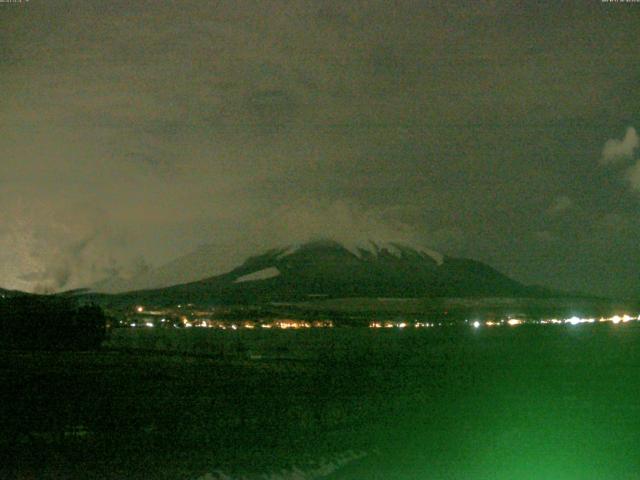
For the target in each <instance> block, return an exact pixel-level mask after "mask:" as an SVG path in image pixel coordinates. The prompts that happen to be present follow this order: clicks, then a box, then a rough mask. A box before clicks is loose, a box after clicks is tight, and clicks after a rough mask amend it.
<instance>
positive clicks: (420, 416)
mask: <svg viewBox="0 0 640 480" xmlns="http://www.w3.org/2000/svg"><path fill="white" fill-rule="evenodd" d="M194 333H195V332H194ZM131 334H132V335H134V334H133V333H131ZM204 334H208V332H204ZM639 334H640V325H635V324H633V325H632V324H625V325H580V326H546V327H529V326H521V327H516V328H509V327H502V328H499V329H495V330H491V331H489V330H483V331H472V330H470V329H462V330H461V329H453V328H450V329H447V328H444V329H439V330H436V329H434V330H423V331H398V330H393V331H371V330H368V329H333V330H331V331H307V332H243V333H242V335H243V336H242V337H236V339H235V340H234V342H235V343H234V342H232V343H233V344H235V345H236V346H237V345H242V346H243V348H237V349H236V350H238V351H239V352H240V354H238V355H235V356H234V355H226V356H225V358H215V356H216V355H218V354H219V350H215V352H213V353H212V354H211V355H210V356H206V355H201V354H200V355H191V356H189V355H169V354H166V353H149V352H145V353H140V352H138V353H132V352H124V351H122V350H117V351H116V350H104V351H101V352H85V353H83V352H63V353H55V352H35V353H34V352H31V353H30V352H2V353H0V385H1V390H0V392H1V393H0V421H1V425H0V452H1V455H2V457H1V458H0V462H1V466H0V477H2V478H38V479H39V478H55V479H59V478H60V479H61V478H88V479H94V478H109V479H116V478H117V479H121V478H122V479H129V478H132V479H137V478H152V479H155V478H162V479H164V478H167V479H169V478H170V479H195V478H198V477H201V476H203V475H204V474H206V473H207V472H214V471H216V470H221V471H224V472H226V473H228V474H229V475H230V476H232V478H237V477H239V476H241V475H249V476H251V475H252V474H253V475H256V476H258V475H259V474H263V473H265V472H272V471H275V470H279V469H282V468H292V467H294V466H299V467H300V468H302V469H304V466H305V465H313V462H314V461H318V459H320V458H332V457H334V456H336V455H340V454H341V453H343V452H345V451H355V452H364V453H366V456H365V457H364V458H362V459H360V460H357V461H354V462H353V463H351V464H349V465H347V466H346V467H345V468H343V469H341V470H339V471H338V472H336V473H334V474H333V476H331V477H330V478H335V479H338V478H343V479H364V478H368V479H376V478H379V479H402V480H404V479H426V480H429V479H458V478H459V479H502V478H504V479H538V478H540V479H560V480H563V479H576V480H577V479H625V478H628V479H632V478H640V474H638V473H637V472H640V370H639V367H640V342H639V341H638V340H640V337H639ZM125 335H129V333H125ZM135 335H146V336H150V335H157V334H156V333H151V332H148V333H147V332H144V333H138V332H136V333H135ZM196 335H200V333H197V334H196ZM215 335H221V333H216V334H215ZM252 335H253V336H252ZM269 335H271V336H272V337H269ZM194 338H195V337H194ZM238 338H240V339H241V343H238ZM218 340H219V341H220V342H223V340H224V339H223V337H219V338H218ZM218 340H216V338H213V339H212V340H209V342H210V343H209V344H207V345H214V344H216V342H217V341H218ZM116 343H118V342H116ZM124 343H125V341H124V340H123V339H122V338H121V339H120V341H119V343H118V345H119V347H122V345H124ZM132 345H138V346H139V345H140V342H139V341H135V342H132ZM145 345H151V346H153V345H156V343H154V341H147V342H146V343H145ZM270 346H273V348H271V347H270ZM274 351H275V352H277V353H278V355H274V354H273V352H274ZM247 352H249V353H247ZM257 353H260V354H261V355H262V358H260V359H255V360H249V359H243V357H245V356H248V355H249V354H251V355H253V356H254V358H257ZM311 470H313V469H311ZM292 478H293V477H292Z"/></svg>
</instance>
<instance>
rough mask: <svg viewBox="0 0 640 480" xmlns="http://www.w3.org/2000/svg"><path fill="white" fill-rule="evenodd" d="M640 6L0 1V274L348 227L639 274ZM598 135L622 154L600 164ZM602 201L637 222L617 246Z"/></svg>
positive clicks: (22, 275) (58, 273) (569, 282)
mask: <svg viewBox="0 0 640 480" xmlns="http://www.w3.org/2000/svg"><path fill="white" fill-rule="evenodd" d="M636 15H637V8H636V6H635V5H633V4H610V3H607V4H605V3H601V2H555V3H553V4H551V3H549V4H545V5H544V6H541V5H540V4H539V3H537V2H527V1H521V0H507V1H504V0H501V1H489V0H487V1H479V2H471V3H470V2H462V3H461V2H439V1H437V2H419V1H404V2H396V3H394V5H393V6H392V5H390V4H389V3H388V2H382V1H381V2H375V1H374V2H372V1H362V2H360V1H352V2H337V1H323V2H314V1H299V2H286V3H282V2H275V1H274V2H272V1H263V2H249V1H244V0H235V1H228V2H227V1H222V2H215V3H210V2H201V1H195V0H194V1H191V0H185V1H182V2H155V1H138V2H124V1H123V2H120V1H110V2H101V1H97V0H96V1H69V2H58V1H50V2H35V1H32V2H22V3H20V4H9V3H5V4H0V44H1V45H2V46H3V48H2V51H1V52H0V71H1V73H2V78H3V82H2V88H3V92H2V97H1V98H2V103H1V104H0V126H1V127H2V131H3V135H2V137H1V138H0V151H1V152H2V158H1V159H0V179H1V180H0V204H1V205H3V206H4V207H3V208H2V209H0V225H2V227H0V260H1V262H0V285H1V286H9V287H19V288H26V289H33V288H36V286H37V284H38V282H40V283H42V282H44V283H46V284H47V285H53V287H51V288H63V287H61V285H64V288H68V287H76V286H82V285H83V284H86V283H89V282H91V281H94V280H97V279H99V278H100V277H101V276H106V275H107V274H109V275H116V274H117V275H127V274H128V272H130V271H134V270H136V269H137V268H138V267H136V264H137V263H136V262H138V263H140V258H143V259H144V260H143V261H141V262H142V263H140V264H142V265H147V263H150V264H153V265H157V264H159V263H164V262H165V261H167V260H169V259H171V258H174V257H176V256H178V255H180V254H183V253H186V252H187V251H189V250H191V249H194V248H196V247H197V246H198V245H200V244H204V243H212V242H222V243H235V244H241V243H243V242H245V243H247V244H249V243H251V245H255V244H260V245H267V244H269V243H272V242H287V240H292V239H293V240H295V241H301V240H302V239H304V238H305V237H311V236H318V235H321V234H322V231H326V232H328V233H330V234H332V235H337V234H339V233H340V232H342V231H343V230H348V231H350V232H351V233H352V234H353V235H356V234H357V235H360V236H381V237H384V238H387V237H388V236H389V234H390V233H393V232H398V235H400V236H402V237H403V238H404V239H405V240H411V241H413V242H418V243H423V244H430V245H432V246H434V247H436V248H439V249H441V250H443V251H444V252H445V253H449V254H454V255H465V256H470V257H475V258H478V259H480V260H484V261H487V262H489V263H492V264H493V265H495V266H496V267H498V268H501V269H502V270H504V271H505V272H507V273H509V274H512V275H514V276H516V277H517V278H519V279H520V280H523V281H528V282H535V283H543V284H549V285H552V286H557V287H561V288H566V289H571V290H573V289H576V288H578V287H580V288H585V289H586V290H588V291H594V292H598V293H612V294H613V293H616V294H635V293H637V292H638V290H639V289H640V283H639V281H638V278H637V275H635V274H633V273H632V272H631V271H630V269H629V268H628V267H627V266H626V265H632V264H634V263H635V264H636V265H637V264H638V262H639V261H640V252H639V251H638V249H637V248H636V246H635V244H636V242H635V241H634V240H633V239H634V236H633V234H635V233H639V232H637V227H635V225H636V224H637V223H638V222H636V221H635V219H636V216H637V211H638V201H639V198H638V194H637V191H636V190H637V185H638V184H640V182H638V177H639V175H638V173H637V172H638V171H640V168H639V167H638V165H637V163H636V162H637V158H636V157H635V156H634V155H635V153H633V149H632V154H628V150H629V148H630V147H629V145H631V143H633V142H632V140H633V139H632V138H631V137H629V138H627V137H625V136H623V135H624V134H625V131H626V129H627V128H628V127H629V126H632V125H636V126H637V125H638V120H640V118H639V117H638V115H639V112H640V97H639V96H638V93H637V89H636V88H635V84H636V83H637V79H638V73H637V72H638V69H637V67H638V63H639V62H640V57H638V54H637V49H636V48H635V45H637V44H638V40H640V38H639V37H640V31H639V30H638V29H637V25H636V23H637V22H636ZM608 140H615V141H617V142H619V143H615V144H614V143H609V144H608V143H607V141H608ZM605 145H613V146H614V147H615V148H614V150H616V149H617V150H616V152H618V153H620V152H622V153H623V154H624V155H622V156H621V155H618V154H616V158H621V157H624V161H622V162H620V163H617V164H616V163H615V162H614V164H611V165H608V166H605V165H599V162H600V161H601V159H602V158H603V155H604V156H605V157H606V158H613V157H610V155H609V153H611V152H612V151H613V150H611V149H612V148H613V147H611V146H610V147H608V148H607V147H606V146H605ZM603 149H604V150H606V154H605V152H603ZM630 187H632V188H630ZM634 188H636V190H634ZM563 199H570V203H568V202H567V201H565V200H563ZM552 212H554V213H553V214H552ZM607 215H613V216H617V217H611V218H623V219H626V223H624V225H625V227H624V228H625V230H624V231H625V232H630V233H625V234H624V235H622V234H619V235H618V237H617V239H616V240H615V241H611V244H610V245H609V246H607V237H606V236H605V235H603V234H601V233H600V232H601V231H602V230H603V229H607V228H613V224H612V223H611V222H609V223H607V222H604V223H603V218H608V217H607ZM283 219H286V221H284V220H283ZM349 221H351V222H353V224H354V225H355V226H357V227H354V228H352V229H348V228H347V227H346V225H347V223H348V222H349ZM5 225H8V227H7V226H5ZM598 229H600V230H598ZM585 232H590V233H588V234H586V233H585ZM351 233H350V235H351ZM353 235H352V236H353ZM585 237H588V238H585ZM86 238H91V239H92V240H91V241H90V242H89V244H88V245H87V246H86V247H85V248H84V249H83V250H82V251H81V252H80V253H77V254H72V253H69V252H73V251H74V249H73V245H77V244H78V242H80V241H82V240H83V239H86ZM247 239H252V242H249V241H248V240H247ZM347 240H348V241H352V240H354V239H353V238H348V239H345V241H347ZM36 251H39V252H41V253H38V254H35V253H34V252H36ZM623 258H624V259H625V260H624V262H623V261H622V260H621V259H623ZM60 259H65V260H64V261H63V260H60ZM60 265H63V267H61V266H60ZM67 267H68V268H67ZM143 268H146V267H143ZM610 270H611V273H610V274H607V275H603V274H602V272H605V271H607V272H608V271H610ZM66 272H69V273H68V274H67V273H66ZM38 275H40V276H41V277H38ZM36 277H37V278H36ZM47 288H49V287H47Z"/></svg>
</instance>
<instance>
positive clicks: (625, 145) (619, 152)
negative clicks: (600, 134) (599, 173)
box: [600, 127, 640, 164]
mask: <svg viewBox="0 0 640 480" xmlns="http://www.w3.org/2000/svg"><path fill="white" fill-rule="evenodd" d="M639 146H640V137H638V133H637V132H636V129H635V128H633V127H629V128H627V132H626V133H625V135H624V137H623V138H622V140H618V139H615V138H612V139H610V140H607V142H606V143H605V144H604V148H603V149H602V157H601V159H600V161H601V163H603V164H612V163H618V162H622V161H624V160H628V159H630V158H633V154H634V152H635V150H636V149H637V148H638V147H639Z"/></svg>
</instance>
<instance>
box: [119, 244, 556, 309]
mask: <svg viewBox="0 0 640 480" xmlns="http://www.w3.org/2000/svg"><path fill="white" fill-rule="evenodd" d="M545 293H546V290H544V289H540V287H529V286H526V285H523V284H522V283H520V282H517V281H515V280H513V279H511V278H509V277H507V276H506V275H504V274H502V273H500V272H498V271H497V270H495V269H493V268H491V267H490V266H488V265H486V264H483V263H481V262H478V261H475V260H470V259H463V258H453V257H448V256H444V255H441V254H438V253H437V252H433V251H431V250H426V249H417V248H412V247H409V246H407V245H403V244H400V243H393V242H389V243H376V242H368V243H366V244H363V245H345V244H341V243H338V242H335V241H316V242H310V243H306V244H301V245H295V246H289V247H283V248H278V249H272V250H268V251H266V252H264V253H262V254H260V255H257V256H253V257H250V258H248V259H247V260H246V261H244V262H243V263H240V264H238V266H236V267H235V268H232V269H230V270H229V271H227V272H226V273H223V274H220V275H214V276H210V277H207V278H204V279H203V280H198V281H193V282H188V283H183V284H179V285H174V286H171V287H164V288H159V289H151V290H142V291H135V292H128V293H124V294H120V295H119V297H121V298H122V299H125V298H129V299H133V298H135V299H139V300H140V301H143V300H144V301H148V302H156V303H174V302H175V303H180V302H183V303H185V302H193V303H218V302H220V303H252V302H260V301H299V300H305V299H309V298H323V297H331V298H338V297H479V296H494V297H507V296H509V297H526V296H536V297H539V296H541V295H545Z"/></svg>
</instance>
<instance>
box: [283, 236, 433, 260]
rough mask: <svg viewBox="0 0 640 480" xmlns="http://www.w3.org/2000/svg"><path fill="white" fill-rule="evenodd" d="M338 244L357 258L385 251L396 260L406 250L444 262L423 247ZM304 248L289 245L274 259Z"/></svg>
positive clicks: (387, 244)
mask: <svg viewBox="0 0 640 480" xmlns="http://www.w3.org/2000/svg"><path fill="white" fill-rule="evenodd" d="M338 243H339V245H341V246H342V247H344V248H345V249H346V250H348V251H349V252H351V253H352V254H353V255H355V256H356V257H358V258H363V257H364V256H365V255H372V256H374V257H377V256H378V255H379V254H380V252H382V251H383V250H386V251H387V252H389V253H390V254H391V255H393V256H394V257H396V258H401V257H402V255H403V250H408V251H413V252H415V253H417V254H419V255H421V256H422V257H423V258H430V259H431V260H433V261H434V262H436V264H437V265H442V263H443V262H444V255H443V254H441V253H440V252H436V251H435V250H431V249H429V248H424V247H411V246H408V245H404V244H401V243H395V242H376V241H373V240H368V241H366V242H338ZM304 246H305V244H295V245H290V246H288V247H286V248H284V249H282V252H281V253H280V254H278V256H277V257H276V258H277V259H278V260H281V259H283V258H285V257H287V256H289V255H292V254H294V253H296V252H297V251H298V250H300V249H301V248H302V247H304Z"/></svg>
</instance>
